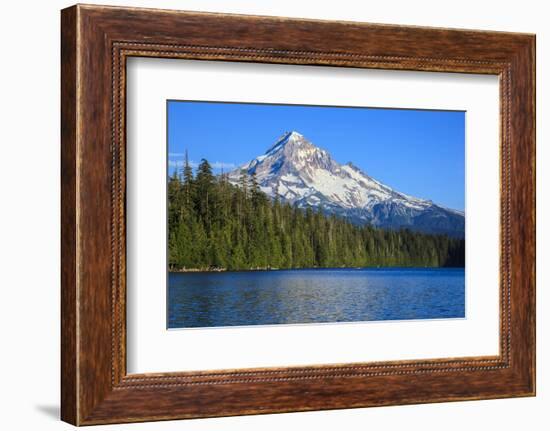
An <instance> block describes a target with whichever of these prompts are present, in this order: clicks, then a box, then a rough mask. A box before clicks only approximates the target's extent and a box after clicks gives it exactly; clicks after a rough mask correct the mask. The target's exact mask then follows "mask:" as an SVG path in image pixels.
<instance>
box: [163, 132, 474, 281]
mask: <svg viewBox="0 0 550 431" xmlns="http://www.w3.org/2000/svg"><path fill="white" fill-rule="evenodd" d="M390 198H391V200H392V201H393V202H387V200H388V199H390ZM377 205H382V206H384V208H386V209H383V208H379V207H377ZM375 207H376V208H375ZM430 207H434V208H433V209H432V211H433V212H441V214H445V215H447V213H448V217H451V216H456V217H457V219H458V218H459V217H460V216H461V214H460V213H456V212H452V211H451V210H445V209H443V208H440V207H437V206H435V205H434V204H432V203H429V202H428V201H423V200H420V199H415V198H411V197H408V196H406V195H403V194H400V193H398V192H395V191H393V190H391V189H390V188H389V187H386V186H384V185H382V184H380V183H378V182H376V181H375V180H373V179H371V178H370V177H368V176H366V175H365V174H363V173H361V172H360V171H359V170H358V169H357V168H354V167H353V166H350V165H345V166H340V165H338V164H337V163H336V162H334V161H333V160H332V159H331V158H330V156H329V155H328V153H326V152H325V151H323V150H320V149H319V148H316V147H314V146H313V145H312V144H311V143H309V142H308V141H306V140H305V138H303V137H302V136H301V135H299V134H297V133H296V132H292V133H289V134H285V135H284V136H283V138H282V139H280V140H279V141H278V142H277V143H276V144H275V146H273V147H272V148H271V149H270V150H269V151H268V152H267V153H266V154H265V155H264V156H261V157H258V158H256V159H254V160H253V161H252V162H250V163H248V164H247V165H246V166H245V167H243V169H240V170H238V171H237V172H231V173H228V174H223V175H218V176H216V175H214V174H213V172H212V168H211V166H210V164H209V163H208V161H207V160H204V159H203V160H202V161H201V163H200V165H199V166H198V168H197V170H196V172H194V171H193V169H192V168H191V166H190V164H189V163H188V162H187V161H186V163H185V166H184V167H183V169H182V171H175V172H174V173H173V174H172V175H171V176H170V177H169V179H168V254H169V267H170V270H172V271H191V270H225V269H227V270H250V269H283V268H327V267H377V266H401V267H403V266H415V267H419V266H420V267H426V266H427V267H442V266H456V267H463V266H464V239H462V238H460V237H458V236H451V235H447V234H430V233H425V232H415V231H413V230H411V229H405V228H403V226H407V224H406V223H405V221H408V222H410V221H412V220H414V221H417V225H422V223H421V222H420V221H418V219H419V217H420V218H421V216H420V214H419V213H420V212H421V209H425V210H426V211H430V209H429V208H430ZM373 208H375V209H374V210H373ZM348 211H350V212H348ZM390 214H391V215H392V217H394V215H395V217H397V215H400V217H401V218H400V220H403V222H402V223H403V225H398V224H391V223H390V222H389V215H390ZM424 217H425V218H426V219H427V218H429V217H432V216H431V215H425V216H424ZM433 218H434V219H435V218H437V217H436V216H433ZM457 224H458V221H457ZM380 226H382V227H380ZM390 226H391V228H390V229H388V228H386V227H390ZM448 226H449V224H448V223H443V222H441V223H440V224H439V227H440V228H441V232H444V231H446V229H447V228H448ZM462 226H463V216H462ZM436 230H437V229H436Z"/></svg>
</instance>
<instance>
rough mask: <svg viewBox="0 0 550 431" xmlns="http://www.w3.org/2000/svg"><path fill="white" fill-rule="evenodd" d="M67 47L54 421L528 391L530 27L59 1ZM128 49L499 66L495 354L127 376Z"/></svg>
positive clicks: (346, 62)
mask: <svg viewBox="0 0 550 431" xmlns="http://www.w3.org/2000/svg"><path fill="white" fill-rule="evenodd" d="M61 47H62V64H61V70H62V94H61V102H62V103H61V106H62V112H61V117H62V126H61V128H62V134H61V137H62V153H61V160H62V162H61V167H62V184H61V190H62V242H61V249H62V286H61V287H62V296H61V300H62V326H61V331H62V346H61V349H62V373H61V374H62V382H61V384H62V400H61V405H62V410H61V415H62V419H63V420H65V421H67V422H69V423H72V424H76V425H87V424H99V423H112V422H136V421H145V420H161V419H175V418H191V417H208V416H222V415H227V416H229V415H239V414H259V413H273V412H287V411H306V410H318V409H337V408H351V407H366V406H379V405H390V404H411V403H424V402H441V401H449V400H470V399H481V398H502V397H511V396H529V395H534V393H535V172H534V170H535V136H534V130H535V129H534V124H535V108H534V98H535V87H534V85H535V77H534V70H535V68H534V65H535V37H534V36H533V35H526V34H514V33H504V32H484V31H470V30H449V29H435V28H423V27H403V26H390V25H375V24H363V23H351V22H332V21H314V20H297V19H286V18H275V17H252V16H241V15H220V14H205V13H195V12H193V13H189V12H177V11H163V10H147V9H131V8H117V7H101V6H80V5H79V6H73V7H71V8H68V9H65V10H63V11H62V32H61ZM129 56H147V57H166V58H186V59H199V60H204V61H209V60H218V61H244V62H262V63H283V64H301V65H312V66H315V65H331V66H338V67H356V68H379V69H403V70H425V71H444V72H463V73H484V74H495V75H499V76H500V82H501V95H500V104H501V220H500V225H501V268H500V271H501V282H500V292H501V308H500V316H501V328H500V335H501V344H500V346H501V348H500V354H499V356H497V357H484V358H479V357H467V358H442V359H432V360H423V361H401V362H395V361H394V362H381V363H363V364H331V365H326V366H304V367H292V368H290V367H289V368H266V369H247V370H222V371H212V370H204V371H201V372H185V373H183V372H182V373H156V374H140V375H127V374H126V365H125V364H126V356H125V355H126V349H125V344H126V341H125V334H126V329H125V328H126V326H125V322H126V320H125V306H126V304H125V298H126V267H125V264H126V261H125V247H126V242H125V193H126V184H125V181H126V175H125V154H126V140H125V127H126V126H125V121H126V120H125V115H126V113H125V100H126V70H125V65H126V59H127V58H128V57H129ZM498 222H499V221H498V220H495V223H498Z"/></svg>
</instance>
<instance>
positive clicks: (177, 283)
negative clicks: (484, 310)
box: [168, 268, 465, 328]
mask: <svg viewBox="0 0 550 431" xmlns="http://www.w3.org/2000/svg"><path fill="white" fill-rule="evenodd" d="M168 285H169V287H168V327H169V328H198V327H219V326H248V325H274V324H296V323H326V322H359V321H372V320H404V319H443V318H460V317H465V308H464V299H465V288H464V268H460V269H455V268H452V269H450V268H449V269H447V268H380V269H375V268H360V269H299V270H281V271H247V272H244V271H243V272H190V273H169V281H168Z"/></svg>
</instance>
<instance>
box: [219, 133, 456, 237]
mask: <svg viewBox="0 0 550 431" xmlns="http://www.w3.org/2000/svg"><path fill="white" fill-rule="evenodd" d="M243 170H245V171H246V172H247V173H248V175H252V174H255V175H256V178H257V181H258V183H259V185H260V189H261V190H262V191H263V192H264V193H266V194H267V195H268V196H270V197H271V198H274V197H278V198H279V199H281V201H284V202H288V203H290V204H292V205H294V206H297V207H299V208H307V207H312V208H322V209H323V212H324V213H329V214H335V215H338V216H340V217H344V218H346V219H348V220H350V221H351V222H353V223H355V224H358V225H364V224H370V225H372V226H377V227H383V228H390V229H400V228H410V229H411V230H414V231H420V232H426V233H443V234H448V235H451V236H455V237H460V238H463V237H464V213H462V212H460V211H455V210H452V209H448V208H444V207H442V206H439V205H436V204H434V203H433V202H432V201H429V200H425V199H419V198H415V197H412V196H408V195H406V194H404V193H400V192H398V191H396V190H393V189H392V188H390V187H388V186H386V185H384V184H382V183H380V182H379V181H377V180H375V179H374V178H371V177H370V176H368V175H367V174H365V173H364V172H362V171H361V170H360V169H359V168H358V167H356V166H354V165H353V164H352V163H351V162H350V163H348V164H345V165H340V164H339V163H337V162H336V161H335V160H334V159H333V158H332V157H331V156H330V154H329V153H328V152H326V151H325V150H323V149H321V148H318V147H316V146H315V145H313V144H312V143H311V142H310V141H308V140H307V139H306V138H305V137H304V136H303V135H301V134H300V133H298V132H295V131H293V132H287V133H285V134H284V135H283V136H282V137H281V138H280V139H279V140H277V142H276V143H275V145H273V146H272V147H271V148H270V149H269V150H268V151H267V152H266V153H265V154H264V155H261V156H259V157H256V158H255V159H253V160H251V161H250V162H248V163H246V164H245V165H243V166H241V167H239V168H238V169H236V170H234V171H233V172H230V173H229V176H228V179H229V181H230V182H231V183H232V184H238V183H239V179H240V176H241V172H242V171H243Z"/></svg>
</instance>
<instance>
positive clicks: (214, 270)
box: [168, 266, 465, 274]
mask: <svg viewBox="0 0 550 431" xmlns="http://www.w3.org/2000/svg"><path fill="white" fill-rule="evenodd" d="M314 269H320V270H337V269H355V270H360V269H380V270H387V269H463V270H464V269H465V267H464V266H334V267H307V268H270V267H266V268H248V269H231V270H230V269H227V268H204V269H201V268H185V269H173V268H172V269H168V273H169V274H193V273H222V272H276V271H300V270H314Z"/></svg>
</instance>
